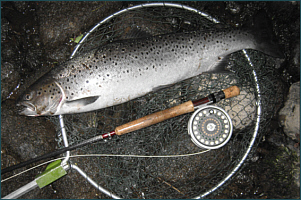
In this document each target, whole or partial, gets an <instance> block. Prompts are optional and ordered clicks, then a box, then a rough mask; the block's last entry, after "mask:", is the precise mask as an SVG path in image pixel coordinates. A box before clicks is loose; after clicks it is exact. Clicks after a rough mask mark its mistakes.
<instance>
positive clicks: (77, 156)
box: [1, 149, 210, 183]
mask: <svg viewBox="0 0 301 200" xmlns="http://www.w3.org/2000/svg"><path fill="white" fill-rule="evenodd" d="M208 151H210V149H207V150H205V151H200V152H196V153H188V154H180V155H160V156H151V155H150V156H147V155H122V154H78V155H73V156H69V158H80V157H130V158H178V157H188V156H195V155H199V154H203V153H206V152H208ZM64 158H66V157H61V158H56V159H52V160H49V161H46V162H44V163H41V164H39V165H37V166H34V167H32V168H29V169H26V170H24V171H22V172H20V173H18V174H15V175H13V176H10V177H8V178H6V179H4V180H1V183H3V182H5V181H7V180H9V179H12V178H14V177H17V176H19V175H21V174H24V173H26V172H28V171H30V170H33V169H35V168H38V167H40V166H42V165H45V164H47V163H51V162H54V161H56V160H61V159H64Z"/></svg>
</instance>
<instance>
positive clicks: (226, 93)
mask: <svg viewBox="0 0 301 200" xmlns="http://www.w3.org/2000/svg"><path fill="white" fill-rule="evenodd" d="M239 93H240V90H239V88H238V87H237V86H231V87H229V88H227V89H224V90H221V91H219V92H215V93H212V94H210V95H208V96H207V97H204V98H202V99H198V100H195V101H191V100H190V101H187V102H185V103H183V104H180V105H178V106H175V107H172V108H168V109H165V110H163V111H159V112H156V113H153V114H150V115H147V116H144V117H142V118H139V119H136V120H134V121H131V122H128V123H126V124H123V125H121V126H118V127H116V128H115V130H114V131H111V132H109V133H104V134H102V135H98V136H95V137H93V138H90V139H88V140H85V141H83V142H81V143H78V144H76V145H72V146H69V147H65V148H62V149H59V150H57V151H54V152H51V153H48V154H44V155H42V156H39V157H36V158H33V159H31V160H28V161H25V162H22V163H19V164H16V165H13V166H11V167H7V168H5V169H3V170H1V174H5V173H7V172H10V171H13V170H15V169H18V168H21V167H24V166H26V165H29V164H32V163H35V162H38V161H40V160H44V159H46V158H50V157H54V156H57V155H60V154H62V153H64V152H66V151H71V150H73V149H76V148H79V147H82V146H85V145H88V144H91V143H94V142H96V141H99V140H102V139H106V138H109V137H112V136H114V135H123V134H126V133H130V132H133V131H136V130H139V129H142V128H145V127H148V126H151V125H154V124H157V123H159V122H162V121H165V120H167V119H170V118H173V117H176V116H179V115H183V114H186V113H190V112H193V111H195V109H197V108H199V107H200V106H204V105H209V104H213V103H216V102H219V101H220V100H222V99H228V98H231V97H235V96H237V95H239Z"/></svg>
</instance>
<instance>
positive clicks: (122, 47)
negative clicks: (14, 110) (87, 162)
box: [17, 29, 282, 116]
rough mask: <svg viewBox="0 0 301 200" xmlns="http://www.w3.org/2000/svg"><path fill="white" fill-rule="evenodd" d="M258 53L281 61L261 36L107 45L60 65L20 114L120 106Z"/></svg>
mask: <svg viewBox="0 0 301 200" xmlns="http://www.w3.org/2000/svg"><path fill="white" fill-rule="evenodd" d="M242 49H255V50H258V51H261V52H263V53H265V54H268V55H270V56H273V57H282V54H281V53H280V52H279V48H278V46H277V44H275V43H273V42H271V41H270V38H269V36H267V35H266V34H265V33H264V34H263V33H262V34H261V33H260V30H256V31H246V30H241V29H217V30H209V31H194V32H189V33H176V34H165V35H158V36H153V37H147V38H139V39H127V40H121V41H116V42H112V43H109V44H107V45H105V46H103V47H101V48H98V49H96V50H92V51H90V52H88V53H85V54H82V55H79V56H77V57H75V58H73V59H71V60H68V61H66V62H64V63H62V64H60V65H59V66H58V67H56V68H55V69H53V70H51V71H50V72H49V73H47V74H46V75H44V76H43V77H41V78H40V79H39V80H38V81H36V82H35V83H34V84H33V85H32V86H30V87H29V88H28V90H27V91H26V92H25V94H24V95H23V96H21V99H20V100H19V102H18V104H17V105H19V106H22V109H21V111H20V114H22V115H27V116H41V115H60V114H72V113H81V112H88V111H93V110H98V109H101V108H105V107H109V106H113V105H117V104H121V103H124V102H127V101H129V100H132V99H134V98H137V97H140V96H143V95H145V94H147V93H149V92H152V91H155V90H157V89H158V88H162V87H163V86H167V85H171V84H174V83H177V82H179V81H182V80H184V79H188V78H191V77H193V76H196V75H199V74H201V73H203V72H221V71H224V70H225V69H224V67H225V58H226V56H227V55H229V54H231V53H233V52H236V51H239V50H242Z"/></svg>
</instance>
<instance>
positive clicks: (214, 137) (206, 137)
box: [188, 106, 233, 149]
mask: <svg viewBox="0 0 301 200" xmlns="http://www.w3.org/2000/svg"><path fill="white" fill-rule="evenodd" d="M232 131H233V125H232V120H231V118H230V116H229V115H228V113H227V112H226V111H225V110H223V109H222V108H219V107H217V106H203V107H201V108H200V109H198V110H197V111H195V112H194V113H193V115H192V116H191V117H190V119H189V121H188V134H189V135H190V136H191V140H192V142H193V143H194V144H195V145H197V146H198V147H200V148H205V149H218V148H220V147H222V146H224V145H225V144H226V143H227V142H228V141H229V139H230V138H231V135H232Z"/></svg>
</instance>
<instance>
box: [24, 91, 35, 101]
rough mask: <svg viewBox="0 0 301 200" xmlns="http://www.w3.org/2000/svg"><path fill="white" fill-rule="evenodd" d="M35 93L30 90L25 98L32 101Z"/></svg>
mask: <svg viewBox="0 0 301 200" xmlns="http://www.w3.org/2000/svg"><path fill="white" fill-rule="evenodd" d="M33 95H34V92H29V93H26V94H25V95H24V97H23V98H24V100H25V101H30V100H31V99H32V98H33Z"/></svg>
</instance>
